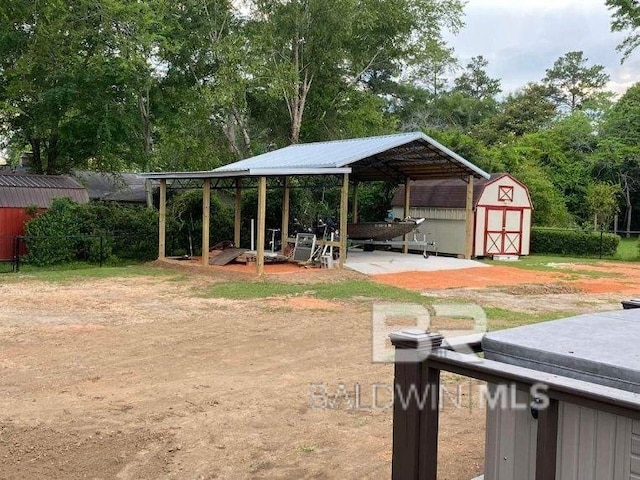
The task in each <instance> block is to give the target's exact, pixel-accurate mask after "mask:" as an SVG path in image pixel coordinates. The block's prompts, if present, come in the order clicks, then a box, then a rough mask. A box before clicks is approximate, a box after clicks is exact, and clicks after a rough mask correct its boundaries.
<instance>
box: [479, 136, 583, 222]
mask: <svg viewBox="0 0 640 480" xmlns="http://www.w3.org/2000/svg"><path fill="white" fill-rule="evenodd" d="M532 153H533V152H532V149H531V148H530V147H527V146H522V145H518V144H517V143H512V144H508V145H500V146H495V147H493V148H491V149H490V150H489V151H488V155H489V157H490V159H489V160H488V162H490V164H491V165H492V166H493V167H494V168H492V169H491V171H494V172H501V171H505V172H509V173H510V174H512V175H513V176H514V177H516V178H517V179H518V180H520V181H521V182H522V183H524V184H525V185H526V186H527V188H528V189H529V194H530V195H531V201H532V202H533V207H534V210H533V224H534V225H537V226H547V227H567V226H570V225H571V224H572V223H573V218H572V216H571V214H570V213H569V211H568V209H567V206H566V203H565V199H564V196H563V195H562V193H561V192H560V190H559V189H558V188H557V187H556V186H555V185H554V184H553V182H552V181H551V180H550V179H549V176H548V174H547V171H546V169H545V168H544V167H542V166H541V165H540V164H539V163H538V162H537V159H536V158H535V156H534V155H532Z"/></svg>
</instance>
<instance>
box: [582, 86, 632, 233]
mask: <svg viewBox="0 0 640 480" xmlns="http://www.w3.org/2000/svg"><path fill="white" fill-rule="evenodd" d="M592 158H593V159H594V172H595V174H596V176H597V177H599V178H601V179H602V180H605V181H610V182H614V183H615V184H617V185H619V187H620V191H621V193H622V198H623V199H624V204H625V213H626V215H625V217H626V229H627V232H629V231H630V230H631V228H632V225H631V223H632V218H633V214H632V212H633V210H634V208H635V206H636V205H637V203H638V198H637V192H638V188H639V187H640V181H639V180H638V179H639V178H640V83H637V84H635V85H634V86H632V87H631V88H629V89H628V90H627V92H626V93H625V94H624V95H623V96H622V97H621V98H620V100H618V102H617V103H616V104H615V105H614V106H613V107H612V108H611V109H610V110H609V111H608V112H607V113H606V115H605V117H604V120H603V122H602V125H601V128H600V140H599V143H598V147H597V150H596V151H595V152H594V154H593V157H592Z"/></svg>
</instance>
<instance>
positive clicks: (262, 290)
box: [202, 280, 430, 303]
mask: <svg viewBox="0 0 640 480" xmlns="http://www.w3.org/2000/svg"><path fill="white" fill-rule="evenodd" d="M202 295H203V296H205V297H208V298H229V299H232V300H253V299H259V298H269V297H285V296H296V295H307V296H311V297H315V298H322V299H326V300H351V299H357V298H362V299H373V300H384V301H397V302H414V303H426V302H427V301H429V300H430V299H429V298H427V297H424V296H422V295H421V294H420V292H414V291H411V290H405V289H402V288H397V287H391V286H387V285H381V284H379V283H374V282H372V281H369V280H349V281H341V282H333V283H326V282H322V283H311V284H304V285H300V284H291V283H279V282H273V281H269V282H266V281H253V282H226V283H221V284H217V285H213V286H211V287H209V288H208V289H207V290H206V291H204V292H203V293H202Z"/></svg>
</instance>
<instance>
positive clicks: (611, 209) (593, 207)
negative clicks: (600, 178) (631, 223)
mask: <svg viewBox="0 0 640 480" xmlns="http://www.w3.org/2000/svg"><path fill="white" fill-rule="evenodd" d="M619 194H620V186H619V185H613V184H610V183H604V182H596V183H592V184H590V185H588V186H587V194H586V203H587V207H588V209H589V213H590V214H591V216H592V217H593V219H594V227H595V228H596V229H600V228H606V229H608V228H609V227H610V226H611V223H612V222H613V217H614V215H615V214H616V213H617V212H618V198H617V197H618V195H619Z"/></svg>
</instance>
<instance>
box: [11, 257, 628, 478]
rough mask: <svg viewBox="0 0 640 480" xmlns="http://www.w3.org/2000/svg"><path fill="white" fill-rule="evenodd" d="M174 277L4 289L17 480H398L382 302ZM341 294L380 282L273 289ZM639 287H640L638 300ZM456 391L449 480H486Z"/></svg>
mask: <svg viewBox="0 0 640 480" xmlns="http://www.w3.org/2000/svg"><path fill="white" fill-rule="evenodd" d="M628 267H629V265H625V266H620V268H628ZM495 268H510V267H495ZM164 270H166V271H168V274H166V275H156V274H153V275H151V274H150V275H143V276H121V277H117V278H105V279H78V280H73V281H63V282H45V281H40V280H36V279H32V278H29V277H28V276H25V277H23V278H20V279H16V278H15V277H9V276H4V277H0V282H2V283H0V371H1V375H0V461H1V462H2V467H1V468H0V478H2V479H25V478H29V479H32V478H34V479H38V478H65V479H66V478H69V479H76V478H77V479H80V478H92V479H108V478H117V479H156V478H173V479H213V478H219V479H249V478H251V479H253V478H256V479H259V478H269V479H274V478H279V479H301V478H318V479H322V478H327V479H330V478H341V479H343V478H349V479H351V478H353V479H362V478H370V479H381V478H389V473H390V460H391V431H392V423H391V410H390V409H388V408H385V407H386V406H388V403H389V395H388V390H386V387H385V386H386V385H390V384H391V382H392V367H391V366H390V365H384V364H382V365H381V364H372V363H371V360H370V358H371V326H370V325H371V324H370V317H371V303H372V302H371V300H363V299H353V300H349V301H329V300H323V299H319V298H313V297H309V296H304V295H302V296H297V297H293V298H273V299H266V300H260V301H255V300H254V301H244V300H228V299H214V298H206V297H205V296H204V295H202V292H203V291H204V290H206V289H210V288H215V286H216V284H218V283H219V282H224V281H227V280H238V279H246V280H247V281H248V280H249V278H250V277H248V276H246V275H245V274H244V273H241V272H239V271H228V270H227V271H225V270H224V269H211V270H210V271H209V272H207V273H206V274H203V273H202V272H199V271H197V269H193V268H192V269H187V271H186V273H185V271H183V269H175V270H174V269H168V268H166V267H165V268H164ZM484 270H493V269H489V268H487V269H484ZM151 272H152V273H153V270H151ZM294 273H295V274H294ZM514 273H515V272H513V271H503V272H501V273H500V277H501V278H502V277H504V276H506V278H515V276H513V275H511V274H514ZM534 273H535V272H534ZM404 275H405V277H403V278H405V280H402V282H404V283H403V284H404V285H405V286H407V287H410V288H417V289H420V290H427V291H428V293H429V295H430V296H436V297H441V298H456V299H459V298H468V299H474V300H475V301H478V302H480V303H481V304H482V305H483V306H496V307H501V308H507V307H506V306H507V305H508V308H509V309H510V310H512V311H516V312H517V311H523V312H530V311H559V312H567V311H571V312H580V311H593V310H602V309H612V308H619V303H618V302H619V300H620V299H621V297H622V298H625V295H621V294H619V293H616V291H615V290H611V289H609V290H606V291H604V292H595V293H594V292H588V291H587V292H585V291H584V290H583V289H581V287H580V285H581V283H580V282H583V281H585V279H583V278H581V277H580V276H578V277H576V278H574V277H571V276H567V277H566V278H564V277H562V278H560V277H554V278H553V281H554V282H555V281H559V280H563V281H564V282H565V283H564V284H563V286H562V287H553V286H552V287H545V286H540V285H538V286H536V285H530V283H533V284H540V283H545V282H546V283H547V284H548V282H549V281H551V280H550V279H547V278H545V279H544V280H543V281H542V282H519V281H518V282H513V283H510V282H506V283H504V282H502V283H500V282H499V283H498V284H497V285H499V286H498V287H493V286H491V281H488V283H487V284H485V285H480V286H479V285H477V284H476V283H471V282H470V284H469V285H458V284H456V285H454V286H455V287H456V288H455V289H448V290H439V289H438V287H439V286H449V285H448V284H447V283H446V282H444V283H438V282H433V281H427V280H426V278H427V277H426V276H425V277H420V278H421V280H420V281H421V282H423V283H421V284H416V283H415V280H411V278H412V277H413V276H415V274H404ZM420 275H422V274H420ZM432 275H433V274H432ZM455 275H456V277H458V278H459V275H460V273H459V271H458V272H456V273H455ZM469 275H470V276H469V278H476V279H477V276H475V275H472V274H469ZM558 275H560V276H561V275H565V274H563V273H559V274H558ZM625 275H627V276H629V277H630V276H631V273H629V272H627V271H626V270H625ZM634 275H635V270H634ZM336 278H337V279H341V278H344V279H349V278H362V277H361V276H360V275H359V274H355V273H353V272H337V271H330V272H326V271H323V272H317V273H316V272H303V271H301V272H293V273H288V274H287V275H281V274H280V275H274V276H272V277H269V278H268V280H267V281H296V282H302V283H305V282H306V283H313V282H314V281H332V280H334V279H336ZM436 278H439V279H442V278H443V277H442V275H441V272H437V277H436ZM378 280H380V279H378ZM387 280H388V279H387ZM587 280H588V279H587ZM383 281H384V279H383ZM411 281H413V282H414V284H409V283H410V282H411ZM402 282H400V283H402ZM633 282H635V283H633ZM386 283H389V281H387V282H386ZM514 284H518V286H513V285H514ZM572 285H573V286H572ZM634 285H636V286H637V287H638V290H640V282H638V277H637V276H633V281H632V283H629V282H624V288H621V289H620V291H623V292H625V293H626V292H627V291H630V290H631V289H632V288H633V286H634ZM458 287H465V288H458ZM466 287H474V288H471V289H470V288H466ZM638 293H640V292H638ZM627 296H628V295H627ZM541 306H543V307H541ZM532 309H533V310H532ZM445 382H446V388H447V391H448V392H451V394H452V396H455V395H454V394H455V393H456V392H458V390H459V392H460V396H459V397H458V400H459V399H463V400H464V401H463V402H462V403H460V402H459V404H458V405H457V407H459V408H455V407H456V406H455V405H453V403H452V401H451V400H450V401H448V403H445V408H444V411H443V414H442V420H441V450H440V452H441V453H440V459H441V467H440V468H441V476H440V477H439V478H442V479H450V480H457V479H461V480H462V479H464V480H469V479H471V478H473V477H474V476H476V475H478V474H480V473H482V469H483V465H482V457H483V443H484V437H483V432H484V424H483V422H484V412H483V410H482V408H479V407H478V406H477V405H476V400H477V399H476V398H475V396H474V394H475V392H476V391H477V390H476V387H477V385H475V384H469V382H468V381H467V380H465V379H462V378H458V377H454V376H451V375H447V376H445ZM376 385H378V386H376ZM374 390H375V392H376V393H377V394H378V398H377V407H378V408H371V405H372V396H373V392H374ZM356 391H358V392H359V395H360V396H359V399H360V402H359V405H357V404H356V401H355V394H356ZM385 393H386V395H385ZM325 394H326V395H325ZM323 407H326V408H323Z"/></svg>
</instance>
